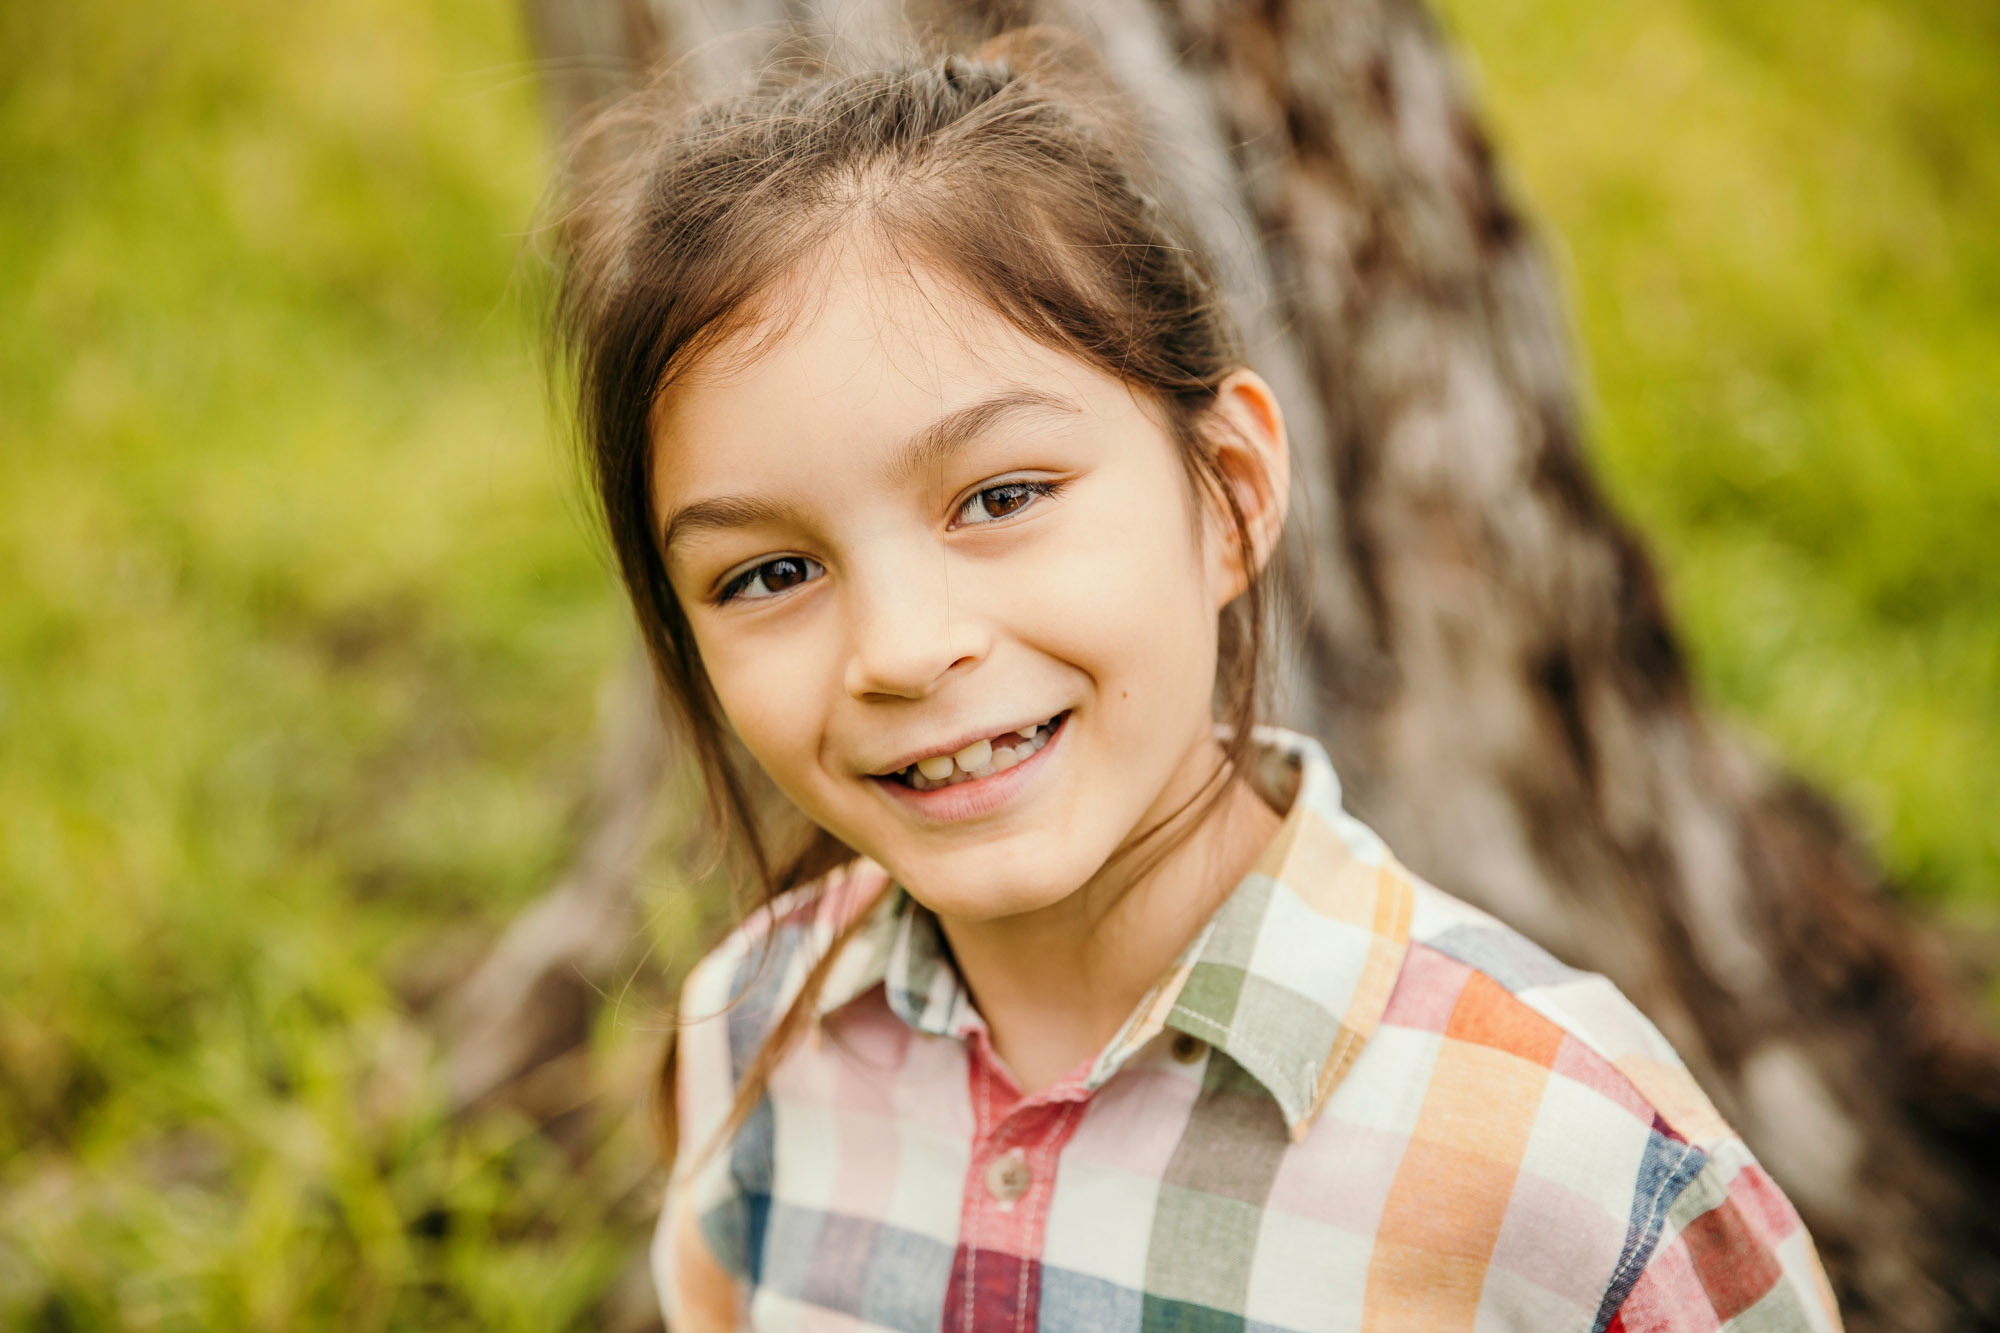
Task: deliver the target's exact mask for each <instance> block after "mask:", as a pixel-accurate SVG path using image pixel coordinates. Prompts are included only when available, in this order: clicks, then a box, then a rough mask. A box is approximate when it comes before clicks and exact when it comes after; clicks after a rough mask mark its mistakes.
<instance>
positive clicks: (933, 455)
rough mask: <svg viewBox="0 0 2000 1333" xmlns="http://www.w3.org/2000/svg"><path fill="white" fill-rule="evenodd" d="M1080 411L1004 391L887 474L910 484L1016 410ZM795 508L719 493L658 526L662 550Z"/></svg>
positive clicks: (1043, 397)
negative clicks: (699, 535) (702, 534)
mask: <svg viewBox="0 0 2000 1333" xmlns="http://www.w3.org/2000/svg"><path fill="white" fill-rule="evenodd" d="M1079 410H1080V409H1079V407H1078V405H1077V404H1076V403H1074V402H1071V401H1070V400H1069V399H1067V398H1063V397H1061V396H1059V395H1057V394H1053V393H1049V392H1047V391H1045V390H1042V389H1034V388H1029V387H1026V386H1022V387H1020V388H1014V389H1008V390H1006V391H1005V392H1002V393H997V394H994V395H993V396H992V397H991V398H986V399H982V400H981V401H979V402H977V403H973V404H971V405H970V406H967V407H961V408H959V409H958V410H956V411H954V412H948V413H946V414H945V415H944V416H941V417H939V418H938V419H937V420H936V421H933V422H932V423H931V424H930V425H928V426H926V427H924V428H923V429H922V430H921V431H918V432H917V433H916V434H915V435H914V436H912V437H911V438H910V439H909V440H908V442H906V443H905V444H904V445H903V447H902V449H901V450H900V451H899V452H898V454H897V456H896V459H895V461H894V462H892V463H891V464H890V465H889V475H890V477H891V478H893V479H894V480H895V481H897V482H908V481H910V480H911V479H913V478H915V477H917V476H919V475H921V474H922V473H924V472H926V471H928V470H930V469H931V468H934V467H938V466H941V465H942V464H943V463H944V461H945V460H946V459H948V458H950V457H951V455H952V454H954V453H956V452H957V451H958V450H959V449H962V448H964V447H965V445H966V444H967V443H969V442H970V441H972V440H974V439H977V438H978V437H979V436H980V435H982V434H983V433H985V432H986V431H988V430H991V429H992V428H993V426H994V425H995V424H996V423H998V422H999V421H1001V420H1003V419H1005V418H1007V417H1009V416H1012V415H1014V414H1016V413H1019V412H1036V411H1039V412H1058V413H1061V414H1063V415H1064V416H1071V415H1074V414H1075V413H1076V412H1078V411H1079ZM798 513H799V511H798V509H797V508H796V507H795V506H793V505H791V504H787V503H785V502H783V501H779V500H774V499H770V498H768V497H764V496H757V495H719V496H715V497H713V498H711V499H707V500H696V501H694V502H693V503H691V504H685V505H682V506H681V507H680V508H678V509H676V510H674V511H673V512H672V513H670V514H668V515H667V517H666V521H665V522H664V523H662V524H661V525H660V550H661V551H662V552H664V553H668V554H671V552H672V550H673V545H674V543H675V542H676V541H678V540H680V539H681V538H683V537H686V536H690V535H692V534H694V533H696V532H715V531H721V530H726V529H730V528H744V527H751V526H754V525H757V524H760V523H782V522H785V521H788V520H796V519H797V517H798Z"/></svg>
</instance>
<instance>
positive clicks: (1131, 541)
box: [1021, 475, 1216, 710]
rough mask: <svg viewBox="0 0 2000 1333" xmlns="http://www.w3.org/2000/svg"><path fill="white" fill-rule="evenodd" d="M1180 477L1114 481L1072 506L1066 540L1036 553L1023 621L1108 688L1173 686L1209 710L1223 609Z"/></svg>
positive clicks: (1153, 688) (1029, 629)
mask: <svg viewBox="0 0 2000 1333" xmlns="http://www.w3.org/2000/svg"><path fill="white" fill-rule="evenodd" d="M1176 482H1177V478H1175V477H1173V476H1172V475H1169V476H1167V477H1150V478H1147V479H1146V481H1145V484H1142V485H1118V486H1107V487H1104V488H1102V489H1101V490H1099V491H1097V492H1096V493H1095V494H1093V495H1092V496H1091V497H1090V498H1089V500H1088V502H1086V503H1083V504H1080V505H1078V506H1077V507H1076V509H1075V510H1074V511H1073V512H1072V513H1070V514H1066V515H1065V516H1064V517H1065V519H1066V522H1065V536H1064V540H1063V541H1062V542H1060V543H1054V544H1052V545H1051V546H1050V548H1049V549H1048V550H1047V551H1045V552H1039V553H1038V554H1037V560H1038V562H1039V566H1040V567H1039V571H1038V576H1037V577H1035V578H1034V579H1032V580H1030V581H1029V582H1031V583H1032V585H1033V588H1034V596H1033V599H1032V602H1031V603H1030V604H1028V605H1026V606H1025V607H1023V609H1022V615H1021V623H1022V624H1023V625H1024V626H1026V627H1027V628H1028V632H1029V633H1030V634H1032V635H1033V636H1034V637H1037V638H1039V639H1040V640H1041V641H1042V642H1044V643H1046V644H1049V645H1051V646H1052V647H1054V646H1055V645H1058V644H1060V645H1063V651H1064V655H1065V656H1068V657H1069V658H1070V659H1071V660H1073V661H1074V662H1076V664H1077V665H1079V666H1082V667H1085V668H1086V669H1088V670H1092V671H1093V674H1098V675H1100V677H1101V683H1102V684H1104V685H1106V686H1111V685H1113V684H1116V685H1117V687H1118V688H1119V689H1128V690H1129V689H1131V688H1134V687H1135V686H1136V687H1139V688H1144V689H1147V690H1148V691H1149V692H1154V691H1158V690H1161V689H1168V690H1171V691H1172V692H1173V693H1175V694H1176V695H1188V696H1191V697H1194V698H1196V699H1198V700H1199V707H1201V708H1202V709H1203V710H1206V708H1207V699H1208V691H1209V689H1210V687H1211V685H1212V682H1213V679H1214V674H1215V650H1216V615H1215V610H1214V608H1213V606H1212V605H1211V604H1210V596H1209V589H1208V579H1207V576H1206V572H1205V571H1204V568H1203V565H1202V560H1201V552H1200V549H1199V547H1198V546H1197V544H1196V539H1195V536H1194V533H1193V530H1192V528H1191V526H1190V524H1189V521H1188V515H1187V500H1186V497H1185V495H1184V494H1183V492H1182V490H1181V488H1180V487H1179V486H1178V485H1177V484H1176ZM1114 675H1116V676H1117V677H1118V679H1117V681H1115V682H1114V680H1113V679H1112V677H1113V676H1114ZM1116 698H1117V693H1116V691H1115V690H1114V691H1113V693H1112V694H1111V696H1110V699H1111V700H1115V699H1116ZM1156 702H1161V703H1164V702H1166V701H1165V700H1164V699H1156Z"/></svg>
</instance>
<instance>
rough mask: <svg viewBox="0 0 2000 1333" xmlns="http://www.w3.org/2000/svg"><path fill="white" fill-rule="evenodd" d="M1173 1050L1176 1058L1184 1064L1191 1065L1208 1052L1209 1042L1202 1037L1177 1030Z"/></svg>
mask: <svg viewBox="0 0 2000 1333" xmlns="http://www.w3.org/2000/svg"><path fill="white" fill-rule="evenodd" d="M1173 1052H1174V1059H1176V1060H1178V1061H1180V1062H1181V1063H1182V1064H1184V1065H1191V1064H1193V1063H1194V1062H1195V1061H1197V1060H1199V1059H1201V1057H1202V1056H1203V1055H1205V1054H1207V1053H1208V1043H1207V1042H1205V1041H1203V1040H1202V1039H1201V1038H1200V1037H1196V1036H1191V1035H1190V1034H1188V1033H1185V1032H1176V1033H1175V1034H1174V1045H1173Z"/></svg>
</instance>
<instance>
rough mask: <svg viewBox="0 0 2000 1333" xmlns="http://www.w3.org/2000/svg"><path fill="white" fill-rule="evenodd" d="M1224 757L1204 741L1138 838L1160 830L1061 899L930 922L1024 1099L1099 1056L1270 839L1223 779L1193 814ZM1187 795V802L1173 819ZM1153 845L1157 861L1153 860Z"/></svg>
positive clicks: (1248, 804)
mask: <svg viewBox="0 0 2000 1333" xmlns="http://www.w3.org/2000/svg"><path fill="white" fill-rule="evenodd" d="M1224 762H1225V761H1224V759H1223V755H1222V751H1221V747H1219V746H1218V745H1217V744H1216V743H1215V741H1214V740H1213V739H1211V738H1209V737H1208V736H1206V735H1204V736H1203V737H1202V738H1201V740H1200V741H1199V742H1198V743H1197V744H1196V745H1195V746H1194V747H1192V748H1191V749H1190V751H1189V754H1188V757H1187V758H1186V759H1185V760H1183V762H1182V763H1181V765H1180V767H1179V768H1178V769H1177V770H1176V772H1175V776H1174V779H1173V780H1172V781H1171V782H1169V783H1168V785H1167V789H1166V790H1165V791H1164V792H1163V793H1162V794H1161V797H1160V799H1159V800H1158V801H1156V802H1155V803H1154V806H1153V809H1152V810H1150V811H1149V812H1148V813H1147V816H1146V819H1145V820H1143V821H1141V823H1140V826H1139V830H1138V831H1140V832H1143V831H1144V830H1146V829H1148V828H1152V827H1154V826H1156V825H1157V824H1159V823H1160V821H1161V820H1163V819H1171V824H1170V826H1169V827H1167V828H1163V829H1161V831H1160V832H1159V833H1157V834H1155V835H1154V836H1153V837H1152V838H1151V839H1148V840H1147V842H1146V843H1145V844H1143V845H1141V846H1139V847H1137V848H1136V849H1134V850H1133V851H1132V852H1131V853H1129V854H1128V855H1124V856H1117V857H1113V858H1112V860H1111V861H1110V862H1108V863H1107V864H1106V865H1105V867H1104V868H1103V869H1101V870H1099V871H1098V873H1097V874H1096V875H1094V876H1092V877H1091V879H1090V880H1089V881H1088V882H1087V883H1085V884H1083V885H1082V886H1080V887H1079V888H1078V889H1077V890H1076V892H1074V893H1072V894H1070V895H1069V896H1068V897H1066V898H1064V899H1063V900H1062V901H1061V902H1058V903H1053V904H1051V905H1050V906H1048V907H1045V908H1041V909H1039V910H1037V911H1034V912H1024V913H1022V914H1020V915H1017V916H1010V917H1001V918H997V919H994V920H986V921H969V920H963V919H959V918H951V917H941V918H940V925H942V927H943V928H944V933H945V938H946V939H947V940H948V941H950V943H951V948H952V953H953V956H954V957H955V959H956V961H957V963H958V970H959V974H960V975H961V976H962V977H963V978H964V981H965V984H966V987H967V988H968V989H969V990H970V991H971V992H972V996H973V999H974V1001H975V1002H976V1003H977V1004H978V1006H979V1011H980V1013H981V1015H983V1016H984V1018H985V1019H986V1025H987V1028H988V1029H989V1031H990V1033H991V1036H992V1039H993V1046H994V1049H995V1051H997V1052H998V1054H999V1055H1000V1058H1001V1059H1003V1060H1005V1061H1006V1062H1007V1066H1008V1068H1009V1069H1010V1070H1011V1071H1012V1072H1013V1074H1014V1078H1015V1081H1016V1082H1017V1083H1018V1084H1019V1085H1020V1087H1021V1090H1022V1091H1023V1092H1027V1093H1032V1092H1037V1091H1039V1090H1041V1089H1043V1088H1045V1087H1048V1086H1049V1085H1050V1084H1052V1083H1054V1082H1056V1080H1058V1079H1059V1078H1061V1077H1062V1076H1063V1075H1064V1074H1066V1073H1068V1072H1069V1071H1070V1070H1072V1069H1074V1068H1075V1067H1076V1066H1077V1065H1078V1064H1079V1063H1081V1062H1082V1061H1083V1060H1085V1059H1087V1058H1088V1057H1090V1056H1093V1055H1095V1054H1096V1053H1097V1052H1098V1051H1100V1050H1102V1049H1103V1047H1104V1045H1105V1043H1107V1042H1108V1041H1110V1039H1111V1038H1112V1036H1113V1035H1115V1034H1116V1033H1117V1031H1118V1029H1119V1027H1120V1026H1121V1025H1122V1024H1123V1023H1124V1022H1125V1020H1126V1018H1127V1017H1129V1016H1130V1015H1131V1012H1132V1010H1133V1008H1134V1006H1136V1005H1137V1004H1138V1002H1139V1000H1140V999H1141V998H1142V997H1143V996H1144V995H1145V994H1146V992H1147V991H1148V990H1150V989H1151V988H1152V987H1153V984H1154V983H1155V982H1157V981H1158V980H1159V979H1160V977H1161V976H1162V975H1163V974H1164V973H1165V972H1166V970H1167V969H1168V968H1169V967H1170V966H1172V964H1173V962H1174V960H1175V958H1177V957H1178V956H1179V955H1180V952H1181V950H1182V949H1184V948H1185V947H1186V946H1187V942H1188V941H1189V940H1191V939H1193V938H1194V936H1195V934H1196V932H1198V931H1199V930H1200V929H1201V927H1202V925H1203V923H1205V922H1206V921H1207V920H1208V918H1209V917H1210V916H1212V915H1213V914H1214V912H1215V909H1216V908H1217V907H1219V906H1220V905H1221V904H1222V901H1223V900H1224V899H1225V898H1227V897H1228V896H1229V894H1230V892H1231V890H1233V889H1234V888H1235V887H1236V884H1237V882H1238V881H1239V880H1240V879H1241V878H1242V877H1243V875H1244V874H1245V873H1246V872H1247V871H1248V870H1249V869H1250V867H1251V866H1252V865H1253V864H1255V862H1256V860H1257V857H1258V855H1259V854H1260V853H1262V851H1263V849H1264V848H1265V846H1266V845H1268V844H1269V842H1270V841H1271V839H1272V838H1273V837H1275V836H1276V835H1277V831H1278V826H1279V822H1280V821H1279V818H1278V816H1277V815H1276V814H1274V813H1273V812H1272V811H1271V809H1270V807H1269V806H1267V805H1265V804H1264V803H1263V801H1262V800H1260V799H1259V798H1258V797H1257V795H1256V794H1255V793H1254V792H1252V791H1251V790H1250V788H1249V787H1248V785H1246V784H1245V783H1243V782H1241V781H1231V782H1228V783H1227V785H1226V787H1225V788H1224V794H1223V796H1222V798H1221V799H1220V801H1219V802H1217V803H1216V804H1215V806H1214V807H1213V808H1212V809H1210V810H1208V812H1207V814H1206V816H1205V817H1200V816H1201V815H1202V810H1201V806H1202V805H1203V804H1204V803H1205V801H1206V799H1207V793H1206V792H1204V791H1203V784H1204V782H1205V781H1206V780H1208V779H1209V777H1210V775H1212V774H1214V773H1216V772H1217V770H1218V768H1219V767H1221V766H1222V765H1223V764H1224ZM1190 797H1195V798H1196V799H1195V805H1194V807H1193V808H1191V809H1189V810H1187V811H1184V812H1182V813H1181V814H1180V815H1179V816H1178V818H1173V817H1174V812H1175V811H1176V809H1177V808H1178V807H1180V806H1182V805H1183V804H1185V803H1187V802H1188V800H1189V798H1190ZM1198 817H1199V818H1198ZM1197 818H1198V822H1196V823H1194V824H1193V826H1192V827H1189V826H1188V825H1187V821H1190V820H1196V819H1197ZM1163 840H1164V841H1165V845H1166V846H1167V847H1168V850H1167V851H1166V852H1165V854H1164V855H1159V854H1155V853H1153V852H1152V848H1153V847H1155V846H1157V845H1160V844H1161V843H1162V841H1163Z"/></svg>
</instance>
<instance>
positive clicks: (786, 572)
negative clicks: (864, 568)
mask: <svg viewBox="0 0 2000 1333" xmlns="http://www.w3.org/2000/svg"><path fill="white" fill-rule="evenodd" d="M824 573H826V566H825V565H822V564H821V563H820V562H819V561H817V560H809V559H807V558H806V557H805V556H802V555H781V556H779V557H778V558H777V559H776V560H766V561H765V562H764V563H763V564H761V565H758V566H756V567H755V568H754V569H746V570H744V571H743V572H742V573H741V574H738V575H737V576H736V577H735V578H733V579H731V580H729V582H727V583H725V584H723V585H722V591H721V592H720V593H717V594H716V598H715V600H716V604H717V605H723V604H726V603H729V602H734V601H737V600H739V599H740V600H742V601H746V602H759V601H762V600H764V599H765V598H766V597H776V596H777V595H778V594H779V593H781V592H790V591H791V590H792V589H793V588H796V587H798V586H799V585H800V584H801V583H810V582H812V581H813V580H814V579H816V578H818V577H819V576H820V575H822V574H824Z"/></svg>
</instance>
